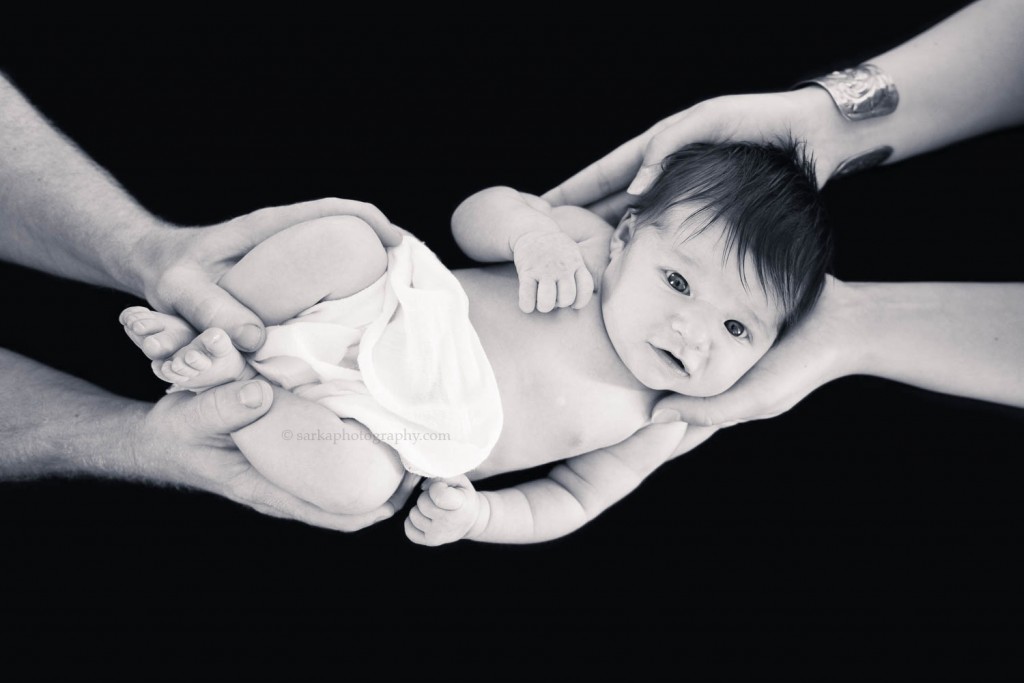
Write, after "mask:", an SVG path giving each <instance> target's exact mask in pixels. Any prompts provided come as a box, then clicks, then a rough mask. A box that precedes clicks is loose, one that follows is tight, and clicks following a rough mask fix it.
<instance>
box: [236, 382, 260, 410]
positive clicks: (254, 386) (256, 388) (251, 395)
mask: <svg viewBox="0 0 1024 683" xmlns="http://www.w3.org/2000/svg"><path fill="white" fill-rule="evenodd" d="M238 398H239V400H241V401H242V405H244V406H245V407H247V408H259V407H260V406H262V405H263V387H262V386H260V383H259V382H249V383H248V384H246V385H245V386H244V387H242V388H241V390H239V392H238Z"/></svg>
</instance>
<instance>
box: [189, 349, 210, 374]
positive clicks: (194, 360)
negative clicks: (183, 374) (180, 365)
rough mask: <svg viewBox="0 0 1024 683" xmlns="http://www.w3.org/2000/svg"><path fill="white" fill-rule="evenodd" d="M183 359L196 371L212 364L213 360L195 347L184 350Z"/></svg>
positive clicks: (200, 370)
mask: <svg viewBox="0 0 1024 683" xmlns="http://www.w3.org/2000/svg"><path fill="white" fill-rule="evenodd" d="M184 359H185V362H186V363H187V364H188V366H189V367H190V368H192V369H193V370H195V371H196V372H202V371H203V370H206V369H207V368H209V367H210V366H211V365H213V361H211V360H210V359H209V357H208V356H206V354H203V353H200V352H199V351H196V350H195V349H189V350H188V351H186V352H185V356H184Z"/></svg>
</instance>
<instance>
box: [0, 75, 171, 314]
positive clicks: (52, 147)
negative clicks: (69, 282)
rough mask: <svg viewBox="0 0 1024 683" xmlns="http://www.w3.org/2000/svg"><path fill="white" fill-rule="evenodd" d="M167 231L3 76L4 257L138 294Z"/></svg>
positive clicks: (0, 214) (0, 241) (0, 210)
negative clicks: (148, 255) (157, 235)
mask: <svg viewBox="0 0 1024 683" xmlns="http://www.w3.org/2000/svg"><path fill="white" fill-rule="evenodd" d="M167 229H168V228H167V226H165V225H164V224H162V223H161V222H160V221H158V220H157V219H156V218H154V217H153V216H152V215H151V214H150V213H148V212H147V211H146V210H144V209H143V208H142V207H141V206H139V205H138V204H137V203H136V202H135V200H133V199H132V198H131V197H130V196H129V195H128V194H127V193H126V192H125V191H124V190H123V189H122V188H121V187H120V186H119V185H118V184H117V183H116V182H115V181H114V179H113V178H111V177H110V175H109V174H108V173H106V172H105V171H104V170H103V169H102V168H100V167H99V166H98V165H96V163H95V162H93V161H92V160H91V159H89V158H88V157H87V156H86V155H85V154H84V153H83V152H82V151H81V150H79V149H78V148H77V147H75V145H74V144H73V143H72V142H70V141H69V140H68V139H67V138H65V137H64V136H62V135H61V134H60V133H59V132H58V131H56V130H55V129H54V128H53V127H52V126H51V125H50V124H49V123H48V122H47V121H46V120H45V119H43V118H42V116H40V115H39V113H38V112H37V111H36V110H35V109H33V107H32V106H31V105H30V104H29V103H28V102H27V101H26V100H25V98H24V97H22V95H21V94H20V93H19V92H18V91H17V90H16V89H15V88H14V87H13V86H12V85H11V84H10V83H9V82H8V81H7V80H6V79H5V78H3V76H2V75H0V258H2V259H4V260H8V261H13V262H15V263H19V264H21V265H24V266H27V267H30V268H34V269H37V270H42V271H44V272H47V273H51V274H54V275H58V276H61V277H67V278H71V279H75V280H80V281H83V282H88V283H90V284H96V285H101V286H105V287H114V288H117V289H121V290H123V291H127V292H131V293H133V294H136V295H140V296H141V295H142V294H143V282H142V278H143V275H144V272H143V268H142V267H139V266H138V264H139V263H140V261H142V260H144V257H145V253H144V252H145V251H146V250H147V249H150V248H151V247H150V246H149V242H148V240H147V239H146V238H147V237H149V236H151V235H152V234H153V233H154V232H160V231H164V230H167Z"/></svg>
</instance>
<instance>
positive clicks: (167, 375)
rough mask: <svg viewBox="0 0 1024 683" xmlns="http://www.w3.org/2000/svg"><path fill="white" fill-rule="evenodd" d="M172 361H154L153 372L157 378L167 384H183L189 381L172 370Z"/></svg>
mask: <svg viewBox="0 0 1024 683" xmlns="http://www.w3.org/2000/svg"><path fill="white" fill-rule="evenodd" d="M171 365H172V361H169V360H164V361H161V360H155V361H153V372H154V374H156V376H157V377H159V378H160V379H162V380H163V381H165V382H167V383H168V384H183V383H185V382H187V381H188V377H183V376H182V375H179V374H178V373H176V372H174V370H173V369H171Z"/></svg>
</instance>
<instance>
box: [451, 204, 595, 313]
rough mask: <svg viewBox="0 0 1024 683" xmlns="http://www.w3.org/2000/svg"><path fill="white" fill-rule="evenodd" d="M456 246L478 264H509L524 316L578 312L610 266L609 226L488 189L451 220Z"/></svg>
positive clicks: (573, 210)
mask: <svg viewBox="0 0 1024 683" xmlns="http://www.w3.org/2000/svg"><path fill="white" fill-rule="evenodd" d="M452 234H453V235H454V237H455V241H456V242H457V243H458V245H459V247H460V248H461V249H462V250H463V251H464V252H465V253H466V254H467V255H468V256H470V257H472V258H474V259H476V260H477V261H483V262H493V261H513V262H515V265H516V271H517V272H518V274H519V285H520V286H519V299H520V301H519V305H520V308H521V309H522V310H523V312H525V313H530V312H532V311H533V310H534V308H536V310H538V311H540V312H542V313H546V312H548V311H551V310H553V309H554V308H555V307H556V306H557V307H558V308H565V307H567V306H573V308H582V307H583V306H585V305H586V304H587V303H588V302H589V301H590V298H591V295H592V294H593V292H594V289H595V283H599V282H600V276H601V274H602V273H603V272H604V268H605V266H606V265H607V262H608V239H609V237H610V235H611V226H609V225H608V224H607V223H605V222H604V221H603V220H602V219H601V218H600V217H598V216H597V215H596V214H594V213H591V212H590V211H587V210H586V209H581V208H579V207H575V206H563V207H556V208H552V207H551V205H550V204H548V203H547V202H546V201H544V200H543V199H540V198H539V197H535V196H533V195H529V194H525V193H522V192H517V191H515V190H513V189H511V188H508V187H492V188H488V189H486V190H482V191H480V192H477V193H476V194H474V195H473V196H472V197H470V198H469V199H467V200H466V201H464V202H462V204H461V205H460V206H459V208H458V209H456V210H455V213H454V215H453V216H452Z"/></svg>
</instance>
